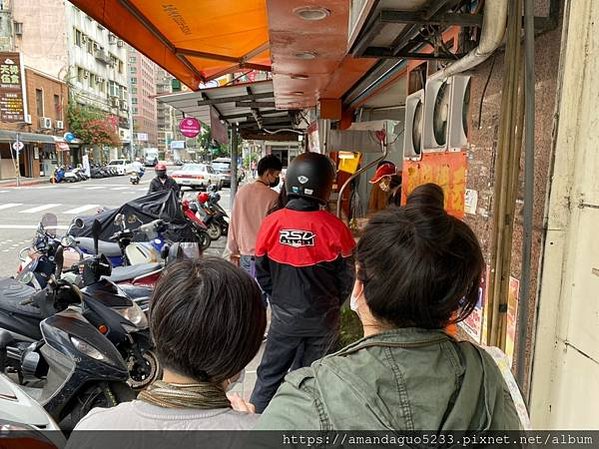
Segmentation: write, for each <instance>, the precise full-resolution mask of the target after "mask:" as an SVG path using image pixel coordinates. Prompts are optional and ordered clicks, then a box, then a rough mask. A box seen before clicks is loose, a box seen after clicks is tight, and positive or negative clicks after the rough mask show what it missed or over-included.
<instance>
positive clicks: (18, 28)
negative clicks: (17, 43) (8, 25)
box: [13, 22, 23, 36]
mask: <svg viewBox="0 0 599 449" xmlns="http://www.w3.org/2000/svg"><path fill="white" fill-rule="evenodd" d="M13 23H14V27H15V36H22V35H23V22H13Z"/></svg>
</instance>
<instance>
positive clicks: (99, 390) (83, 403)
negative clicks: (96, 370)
mask: <svg viewBox="0 0 599 449" xmlns="http://www.w3.org/2000/svg"><path fill="white" fill-rule="evenodd" d="M135 397H136V394H135V392H134V391H133V390H132V389H131V388H130V387H129V386H128V385H127V384H126V383H124V382H123V383H119V382H98V383H95V384H91V385H89V386H87V387H86V388H83V389H82V390H81V391H79V392H78V393H77V395H76V396H75V397H74V398H73V399H72V400H71V401H70V403H69V404H68V405H67V406H66V407H65V408H64V409H63V412H62V413H61V415H60V417H56V416H53V418H54V419H56V421H57V422H58V423H59V426H60V428H61V429H62V431H63V432H66V433H70V432H72V430H73V429H74V428H75V425H77V423H78V422H79V421H80V420H81V419H82V418H83V417H84V416H85V415H87V414H88V413H89V411H90V410H91V409H93V408H96V407H102V408H110V407H115V406H117V405H118V404H120V403H121V402H129V401H132V400H133V399H135ZM57 418H59V419H57Z"/></svg>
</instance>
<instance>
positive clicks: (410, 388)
mask: <svg viewBox="0 0 599 449" xmlns="http://www.w3.org/2000/svg"><path fill="white" fill-rule="evenodd" d="M443 200H444V196H443V191H442V190H441V188H440V187H439V186H437V185H435V184H426V185H423V186H420V187H418V188H416V189H415V190H414V191H413V193H412V194H411V195H410V196H409V198H408V200H407V204H406V205H405V206H403V207H392V208H388V209H386V210H384V211H382V212H380V213H378V214H376V215H374V216H373V217H372V218H371V219H370V222H369V224H368V225H367V226H366V229H365V231H364V234H363V236H362V238H361V239H360V242H359V244H358V248H357V254H356V280H355V284H354V288H353V292H352V297H351V307H352V309H353V310H355V311H356V313H357V314H358V316H359V318H360V320H361V322H362V326H363V330H364V338H362V339H361V340H359V341H357V342H355V343H353V344H351V345H349V346H347V347H346V348H344V349H342V350H341V351H339V352H337V353H336V354H332V355H329V356H327V357H324V358H322V359H320V360H318V361H316V362H314V363H313V364H312V366H311V367H309V368H303V369H301V370H298V371H296V372H293V373H291V374H289V375H288V376H287V378H286V380H285V383H284V384H283V385H282V386H281V387H280V388H279V390H278V392H277V394H276V396H275V397H274V398H273V400H272V402H271V403H270V405H269V406H268V408H267V409H266V410H265V411H264V414H263V415H262V416H261V419H260V421H259V423H258V426H257V428H258V429H261V430H267V429H277V430H282V429H285V430H385V431H388V430H400V431H411V430H426V431H458V430H468V431H475V432H478V431H485V430H508V429H515V430H517V429H519V427H520V421H519V418H518V415H517V412H516V409H515V407H514V404H513V401H512V399H511V396H510V393H509V390H508V388H507V386H506V384H505V382H504V380H503V377H502V375H501V372H500V371H499V368H498V367H497V365H496V364H495V362H494V361H493V359H492V358H491V356H489V355H488V354H487V353H486V351H485V350H484V349H482V348H479V347H478V346H476V345H474V344H472V343H469V342H465V341H456V340H455V339H454V338H453V337H451V336H450V335H448V334H447V333H446V332H445V331H444V329H445V328H446V327H447V326H448V325H450V324H452V323H457V322H459V321H461V320H463V319H465V318H466V317H467V316H468V315H469V314H470V313H471V312H472V310H473V309H474V307H475V305H476V303H477V301H478V296H479V286H480V281H481V276H482V273H483V269H484V259H483V255H482V251H481V248H480V245H479V242H478V240H477V238H476V236H475V235H474V233H473V232H472V230H471V229H470V228H469V227H468V225H467V224H465V223H464V222H462V221H461V220H459V219H457V218H455V217H453V216H451V215H448V214H447V212H446V211H445V210H444V209H443Z"/></svg>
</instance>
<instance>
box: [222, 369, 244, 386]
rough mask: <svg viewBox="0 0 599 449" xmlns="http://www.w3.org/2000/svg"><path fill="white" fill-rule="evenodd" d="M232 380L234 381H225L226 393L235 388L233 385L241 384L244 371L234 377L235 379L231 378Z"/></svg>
mask: <svg viewBox="0 0 599 449" xmlns="http://www.w3.org/2000/svg"><path fill="white" fill-rule="evenodd" d="M233 379H234V380H232V379H229V380H228V381H227V388H226V391H230V390H231V389H232V388H233V387H235V385H237V384H239V383H242V382H243V380H244V379H245V370H243V371H241V372H240V373H239V376H235V377H233Z"/></svg>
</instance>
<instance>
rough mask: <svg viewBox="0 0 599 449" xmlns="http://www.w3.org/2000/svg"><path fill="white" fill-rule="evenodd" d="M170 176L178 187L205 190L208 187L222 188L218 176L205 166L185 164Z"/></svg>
mask: <svg viewBox="0 0 599 449" xmlns="http://www.w3.org/2000/svg"><path fill="white" fill-rule="evenodd" d="M171 176H172V178H173V179H174V180H175V181H177V184H179V185H180V186H187V187H191V188H192V189H207V188H208V186H209V185H215V186H217V187H218V188H221V187H222V181H221V178H220V176H219V175H218V174H217V173H215V171H214V170H213V169H212V167H210V166H209V165H206V164H185V165H184V166H183V167H181V169H180V170H177V171H175V172H173V174H172V175H171Z"/></svg>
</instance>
